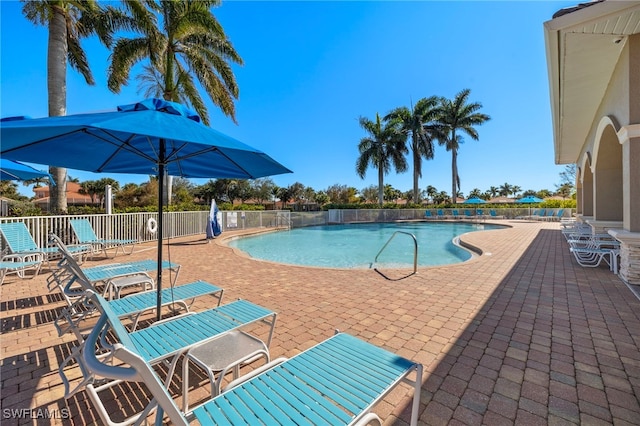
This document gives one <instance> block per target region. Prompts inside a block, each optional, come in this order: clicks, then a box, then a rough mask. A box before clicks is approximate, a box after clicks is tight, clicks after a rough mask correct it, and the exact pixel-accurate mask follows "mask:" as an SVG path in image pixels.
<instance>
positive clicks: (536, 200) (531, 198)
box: [518, 195, 544, 204]
mask: <svg viewBox="0 0 640 426" xmlns="http://www.w3.org/2000/svg"><path fill="white" fill-rule="evenodd" d="M543 201H544V200H543V199H542V198H538V197H536V196H534V195H527V196H526V197H522V198H520V199H519V200H518V203H527V204H533V203H541V202H543Z"/></svg>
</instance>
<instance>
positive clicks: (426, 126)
mask: <svg viewBox="0 0 640 426" xmlns="http://www.w3.org/2000/svg"><path fill="white" fill-rule="evenodd" d="M438 104H439V99H438V97H437V96H431V97H429V98H422V99H420V100H419V101H418V102H417V103H416V105H415V107H413V106H412V109H409V108H407V107H399V108H396V109H394V110H392V111H391V112H390V113H389V114H387V115H386V116H385V117H384V120H385V121H389V120H392V121H398V122H400V130H401V131H402V133H403V134H404V135H405V137H406V139H408V138H409V137H410V138H411V156H412V159H413V196H412V197H410V199H411V201H413V202H414V203H419V202H420V197H421V194H420V189H419V188H418V180H419V178H421V177H422V159H423V158H426V159H427V160H431V159H432V158H433V154H434V146H433V140H434V139H435V138H436V136H438V134H437V131H438V129H439V127H438V126H437V125H436V124H435V120H436V118H437V115H438V109H437V106H438ZM406 139H405V143H406Z"/></svg>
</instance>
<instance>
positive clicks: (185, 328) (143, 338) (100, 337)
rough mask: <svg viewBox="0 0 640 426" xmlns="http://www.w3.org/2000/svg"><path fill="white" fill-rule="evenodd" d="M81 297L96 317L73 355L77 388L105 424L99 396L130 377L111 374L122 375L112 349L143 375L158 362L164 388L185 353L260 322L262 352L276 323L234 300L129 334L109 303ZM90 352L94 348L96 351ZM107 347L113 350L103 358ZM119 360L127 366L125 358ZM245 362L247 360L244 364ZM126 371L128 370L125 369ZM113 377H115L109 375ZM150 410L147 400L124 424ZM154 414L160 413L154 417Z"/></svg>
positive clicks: (266, 313)
mask: <svg viewBox="0 0 640 426" xmlns="http://www.w3.org/2000/svg"><path fill="white" fill-rule="evenodd" d="M87 298H88V300H89V302H88V303H90V304H92V305H93V306H96V307H97V309H98V310H99V311H100V313H101V316H100V318H99V320H98V322H97V324H96V325H95V326H94V327H93V329H92V331H91V333H90V334H89V336H88V337H87V339H86V340H84V341H83V342H81V343H80V345H79V346H78V348H77V350H76V351H74V354H75V358H76V360H77V361H78V365H79V366H80V369H81V371H82V373H83V377H84V380H83V381H82V385H83V386H84V387H86V390H87V393H88V394H89V398H90V399H91V401H92V402H93V404H94V405H95V407H96V409H97V410H98V412H99V414H100V417H101V419H102V420H103V422H104V423H105V424H112V420H111V417H110V415H111V414H112V412H111V411H112V410H109V412H108V411H107V410H106V408H105V406H104V404H103V402H102V400H101V398H100V393H101V392H107V393H109V394H110V391H111V389H112V388H113V387H114V386H117V385H119V384H120V383H121V382H122V381H123V380H124V381H127V380H128V379H132V378H133V377H132V376H131V375H130V374H129V373H125V374H124V376H123V375H121V374H119V373H117V372H120V373H122V372H125V371H126V370H127V368H126V367H123V366H114V365H113V361H114V359H113V357H114V356H115V357H116V358H117V357H118V354H119V353H121V352H120V351H119V350H118V348H121V347H126V348H127V350H129V351H131V353H135V355H136V357H137V360H138V361H139V362H141V363H142V364H143V365H144V366H146V367H147V368H149V371H153V366H156V365H159V364H161V363H162V364H164V365H166V376H165V380H164V385H161V386H168V385H169V383H171V380H172V378H173V374H174V371H175V368H176V365H177V363H178V360H179V359H182V355H183V354H185V353H187V352H188V351H189V350H190V349H192V348H194V347H196V346H198V345H202V344H204V343H208V342H215V340H216V339H220V338H223V337H224V336H225V335H227V334H228V333H231V332H234V331H238V330H240V329H241V328H244V327H246V326H249V325H252V324H257V323H260V322H263V323H266V324H267V325H269V326H270V331H269V334H268V338H267V339H266V343H265V347H266V348H268V347H269V345H270V344H271V339H272V337H273V331H274V327H275V321H276V313H275V312H273V311H270V310H269V309H266V308H263V307H261V306H258V305H255V304H253V303H250V302H248V301H246V300H237V301H234V302H231V303H228V304H225V305H221V306H219V307H216V308H213V309H209V310H207V311H204V312H199V313H192V314H190V315H184V316H181V317H177V318H169V319H167V320H163V321H160V322H158V323H155V324H153V325H152V326H150V327H148V328H144V329H141V330H137V331H134V332H129V331H127V330H126V329H125V328H124V326H123V325H122V323H121V322H120V319H119V318H118V315H117V314H116V313H115V312H114V311H113V309H112V307H111V305H110V303H109V302H107V301H106V300H105V299H104V298H102V297H101V296H99V295H97V294H95V293H91V292H88V293H87ZM114 339H115V340H114ZM96 348H100V349H98V351H96ZM113 348H115V351H114V352H113V353H109V352H110V351H111V350H112V349H113ZM105 359H106V361H105V362H107V363H108V364H109V366H108V371H109V372H111V373H112V374H110V375H104V374H102V372H101V371H99V370H100V366H104V365H105V364H103V363H102V361H101V360H105ZM120 360H121V361H123V362H125V363H128V359H127V357H126V356H125V357H124V358H122V359H120ZM87 361H88V362H87ZM250 361H251V360H248V362H250ZM94 363H95V364H94ZM129 371H132V370H131V369H129ZM114 372H115V374H113V373H114ZM152 374H153V377H154V378H155V379H156V380H158V381H159V380H160V379H159V377H158V376H157V375H155V373H152ZM61 376H62V379H63V382H64V383H65V390H68V389H69V382H68V380H67V378H66V376H65V375H64V374H61ZM94 376H97V377H104V378H107V379H111V380H109V381H108V382H107V383H94V381H93V377H94ZM134 381H135V379H134ZM78 390H79V389H78V388H76V389H74V392H67V393H66V394H65V397H67V398H68V397H70V396H71V395H73V393H75V392H77V391H78ZM154 406H155V402H154V401H151V402H150V405H149V406H147V408H146V409H145V410H143V411H142V412H140V413H138V414H136V415H134V416H132V417H131V418H129V419H127V420H126V422H127V424H129V421H131V422H133V421H135V420H136V419H144V418H145V417H146V416H147V415H148V414H149V413H150V412H151V410H153V409H154ZM160 415H162V414H161V413H160Z"/></svg>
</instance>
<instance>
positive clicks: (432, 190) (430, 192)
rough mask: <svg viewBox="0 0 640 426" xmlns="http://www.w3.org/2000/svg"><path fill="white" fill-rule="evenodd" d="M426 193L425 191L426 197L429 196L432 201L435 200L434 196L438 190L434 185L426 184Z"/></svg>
mask: <svg viewBox="0 0 640 426" xmlns="http://www.w3.org/2000/svg"><path fill="white" fill-rule="evenodd" d="M426 193H427V197H429V198H431V201H432V202H435V201H434V198H435V196H436V195H437V194H438V190H437V189H436V187H435V186H432V185H428V186H427V189H426Z"/></svg>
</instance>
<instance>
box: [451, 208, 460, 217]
mask: <svg viewBox="0 0 640 426" xmlns="http://www.w3.org/2000/svg"><path fill="white" fill-rule="evenodd" d="M451 215H452V216H453V218H454V219H458V217H460V212H459V211H458V210H457V209H453V210H451Z"/></svg>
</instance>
